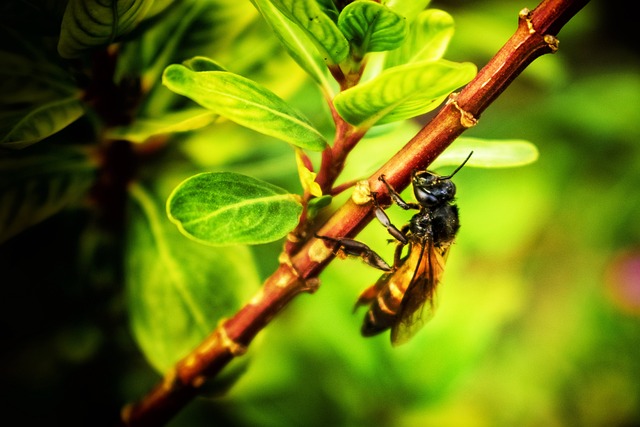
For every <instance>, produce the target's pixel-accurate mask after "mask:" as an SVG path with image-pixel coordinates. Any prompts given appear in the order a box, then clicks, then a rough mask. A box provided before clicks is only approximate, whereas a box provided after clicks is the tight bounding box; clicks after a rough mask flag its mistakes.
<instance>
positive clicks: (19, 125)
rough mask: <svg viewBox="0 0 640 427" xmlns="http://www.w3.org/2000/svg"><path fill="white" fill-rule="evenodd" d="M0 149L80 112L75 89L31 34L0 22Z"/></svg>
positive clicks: (51, 130)
mask: <svg viewBox="0 0 640 427" xmlns="http://www.w3.org/2000/svg"><path fill="white" fill-rule="evenodd" d="M0 40H1V41H2V42H3V43H2V47H1V48H0V64H2V67H0V93H2V102H0V148H11V149H20V148H24V147H27V146H29V145H31V144H34V143H36V142H38V141H40V140H42V139H44V138H47V137H49V136H51V135H53V134H55V133H56V132H58V131H60V130H62V129H63V128H65V127H66V126H68V125H69V124H70V123H72V122H73V121H75V120H76V119H78V118H79V117H80V116H82V115H83V114H84V108H83V105H82V103H81V102H80V95H81V94H80V90H79V89H78V88H77V87H76V83H75V82H74V79H73V77H72V76H71V75H70V73H69V72H68V71H67V69H66V68H65V67H64V66H63V65H62V64H61V63H60V58H59V57H58V56H57V54H55V53H52V52H49V51H47V50H46V49H43V48H42V46H43V45H44V44H45V42H44V41H43V40H42V39H41V38H39V37H38V36H37V34H20V33H18V32H16V31H14V30H12V29H11V28H9V27H3V26H1V25H0Z"/></svg>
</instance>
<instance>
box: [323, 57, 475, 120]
mask: <svg viewBox="0 0 640 427" xmlns="http://www.w3.org/2000/svg"><path fill="white" fill-rule="evenodd" d="M475 74H476V67H475V65H473V64H471V63H455V62H449V61H445V60H439V61H430V62H418V63H415V64H408V65H402V66H398V67H394V68H390V69H388V70H386V71H384V72H383V73H382V74H380V75H379V76H378V77H376V78H375V79H373V80H371V81H368V82H366V83H362V84H359V85H357V86H355V87H353V88H350V89H348V90H345V91H343V92H341V93H339V94H338V95H336V97H335V98H334V100H333V102H334V105H335V108H336V110H337V111H338V113H339V114H340V116H341V117H342V118H343V119H345V120H346V121H347V122H349V123H351V124H352V125H355V126H361V127H364V128H366V127H369V126H372V125H373V124H375V123H378V124H382V123H389V122H393V121H397V120H404V119H408V118H411V117H415V116H417V115H420V114H424V113H426V112H428V111H430V110H433V109H434V108H436V107H437V106H438V105H439V104H440V103H441V102H442V101H443V100H444V98H445V97H446V96H447V95H448V94H449V93H451V92H452V91H453V90H455V89H457V88H459V87H460V86H463V85H464V84H466V83H468V82H469V81H470V80H471V79H472V78H473V77H474V76H475Z"/></svg>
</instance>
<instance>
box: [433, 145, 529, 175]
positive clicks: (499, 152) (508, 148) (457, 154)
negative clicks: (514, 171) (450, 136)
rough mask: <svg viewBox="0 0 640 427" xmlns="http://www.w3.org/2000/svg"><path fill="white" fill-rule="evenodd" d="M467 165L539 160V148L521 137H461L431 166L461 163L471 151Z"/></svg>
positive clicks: (505, 165) (521, 163)
mask: <svg viewBox="0 0 640 427" xmlns="http://www.w3.org/2000/svg"><path fill="white" fill-rule="evenodd" d="M472 151H473V155H472V156H471V158H470V159H469V161H468V162H467V163H466V166H474V167H480V168H511V167H518V166H525V165H528V164H530V163H533V162H535V161H536V160H538V148H537V147H536V146H535V145H534V144H532V143H531V142H529V141H524V140H521V139H506V140H498V139H480V138H468V137H460V138H458V139H456V141H455V142H454V143H453V144H452V145H451V146H450V147H449V148H447V149H446V150H445V151H444V153H442V154H441V155H440V156H438V158H437V159H436V160H435V161H434V162H433V164H432V165H431V167H433V168H437V167H440V166H446V165H459V164H460V163H461V162H463V161H464V159H466V157H467V156H468V155H469V153H470V152H472Z"/></svg>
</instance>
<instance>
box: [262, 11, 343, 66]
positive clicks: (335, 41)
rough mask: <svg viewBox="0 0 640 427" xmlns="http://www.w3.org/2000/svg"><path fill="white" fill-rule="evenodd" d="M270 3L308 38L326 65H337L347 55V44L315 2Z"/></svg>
mask: <svg viewBox="0 0 640 427" xmlns="http://www.w3.org/2000/svg"><path fill="white" fill-rule="evenodd" d="M271 3H273V5H274V6H275V7H277V8H278V10H280V12H282V13H283V14H284V15H285V16H286V17H287V18H289V19H290V20H291V21H293V22H294V23H296V24H297V25H298V27H299V28H300V29H302V30H303V31H304V32H305V33H306V34H307V35H308V36H309V38H310V39H311V41H312V42H313V44H315V46H316V48H317V49H318V50H319V51H320V54H321V55H322V56H323V58H324V60H325V61H326V62H327V63H328V64H338V63H340V62H341V61H342V60H343V59H345V58H346V57H347V55H349V42H347V39H345V38H344V36H343V35H342V32H340V30H339V29H338V27H337V26H336V24H335V23H334V22H333V21H332V20H331V18H329V17H328V16H327V15H326V14H325V13H324V12H323V11H322V9H321V8H320V6H318V4H317V3H316V1H315V0H272V1H271Z"/></svg>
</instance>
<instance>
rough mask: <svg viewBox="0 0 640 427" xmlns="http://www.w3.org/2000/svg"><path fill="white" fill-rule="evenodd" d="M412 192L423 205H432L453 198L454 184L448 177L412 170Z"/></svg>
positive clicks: (454, 193) (454, 192)
mask: <svg viewBox="0 0 640 427" xmlns="http://www.w3.org/2000/svg"><path fill="white" fill-rule="evenodd" d="M412 182H413V194H414V195H415V198H416V200H417V201H418V203H420V204H421V205H422V206H424V207H433V206H437V205H441V204H443V203H447V202H450V201H452V200H453V198H454V197H455V195H456V186H455V184H454V183H453V182H452V181H451V179H450V177H443V176H440V175H438V174H435V173H432V172H429V171H420V172H414V174H413V178H412Z"/></svg>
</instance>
